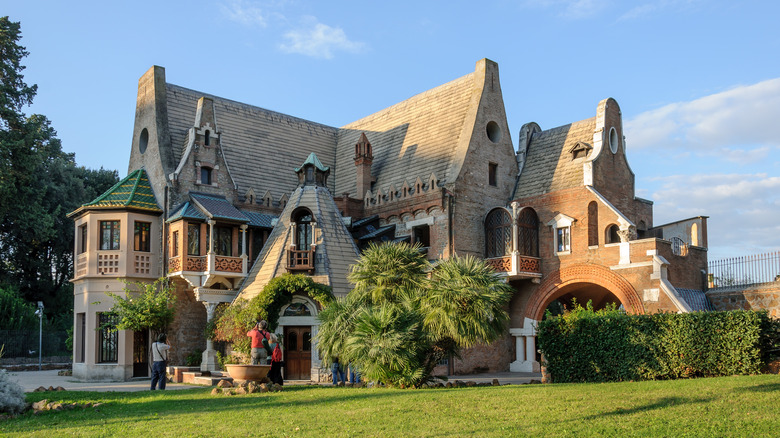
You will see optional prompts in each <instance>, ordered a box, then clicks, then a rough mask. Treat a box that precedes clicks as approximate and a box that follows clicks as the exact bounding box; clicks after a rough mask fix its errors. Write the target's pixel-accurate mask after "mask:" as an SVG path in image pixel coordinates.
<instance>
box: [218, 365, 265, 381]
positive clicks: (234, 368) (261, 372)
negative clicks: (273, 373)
mask: <svg viewBox="0 0 780 438" xmlns="http://www.w3.org/2000/svg"><path fill="white" fill-rule="evenodd" d="M225 368H226V369H227V372H228V374H230V377H232V378H233V380H240V381H248V380H262V379H263V378H265V377H266V376H267V375H268V371H270V370H271V365H227V364H226V365H225Z"/></svg>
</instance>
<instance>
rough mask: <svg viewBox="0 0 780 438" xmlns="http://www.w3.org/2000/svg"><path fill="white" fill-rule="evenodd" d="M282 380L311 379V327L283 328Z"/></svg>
mask: <svg viewBox="0 0 780 438" xmlns="http://www.w3.org/2000/svg"><path fill="white" fill-rule="evenodd" d="M284 339H285V342H284V347H285V348H284V356H285V358H284V364H285V365H284V378H285V379H287V380H310V379H311V326H291V327H287V326H286V327H285V328H284Z"/></svg>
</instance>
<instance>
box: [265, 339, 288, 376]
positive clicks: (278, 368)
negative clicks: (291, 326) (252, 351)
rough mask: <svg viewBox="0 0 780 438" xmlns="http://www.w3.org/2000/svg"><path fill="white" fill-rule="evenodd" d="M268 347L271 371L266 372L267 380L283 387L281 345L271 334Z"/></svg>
mask: <svg viewBox="0 0 780 438" xmlns="http://www.w3.org/2000/svg"><path fill="white" fill-rule="evenodd" d="M268 347H269V348H270V349H271V370H270V371H268V379H270V380H271V383H276V384H277V385H284V379H283V378H282V366H283V365H284V361H283V360H282V359H283V357H284V355H283V354H282V344H281V343H280V342H279V338H277V337H276V335H275V334H273V333H271V342H269V343H268Z"/></svg>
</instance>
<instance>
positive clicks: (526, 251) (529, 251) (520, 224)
mask: <svg viewBox="0 0 780 438" xmlns="http://www.w3.org/2000/svg"><path fill="white" fill-rule="evenodd" d="M517 231H518V238H519V239H520V241H519V242H518V250H519V251H520V254H521V255H525V256H531V257H539V218H538V217H537V216H536V212H535V211H534V210H533V209H532V208H524V209H522V210H520V216H519V217H518V218H517Z"/></svg>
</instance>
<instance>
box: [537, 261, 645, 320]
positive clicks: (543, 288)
mask: <svg viewBox="0 0 780 438" xmlns="http://www.w3.org/2000/svg"><path fill="white" fill-rule="evenodd" d="M578 283H588V284H592V285H596V286H600V287H602V288H604V289H607V290H608V291H609V292H611V293H612V294H613V295H615V296H616V297H617V298H618V299H619V300H620V302H621V303H622V304H623V307H624V308H625V309H626V312H628V313H630V314H641V313H644V312H645V309H644V306H643V305H642V299H641V298H640V297H639V294H638V293H637V291H636V289H634V286H632V285H631V283H629V282H628V280H626V279H625V278H623V277H621V276H620V275H618V274H616V273H615V272H613V271H612V270H610V269H609V268H606V267H604V266H600V265H594V264H579V265H574V266H569V267H566V268H562V269H560V270H558V271H555V272H553V273H551V274H550V275H548V276H547V278H546V279H545V280H544V281H543V282H542V284H541V285H539V288H538V289H537V290H536V292H534V294H533V295H531V298H530V299H529V301H528V304H527V305H526V308H525V317H526V318H529V319H533V320H536V321H541V319H542V317H543V316H544V311H545V309H546V308H547V305H548V304H550V302H552V300H554V299H556V298H558V297H560V296H561V295H563V294H564V293H565V288H566V287H567V286H571V285H575V284H578Z"/></svg>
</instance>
